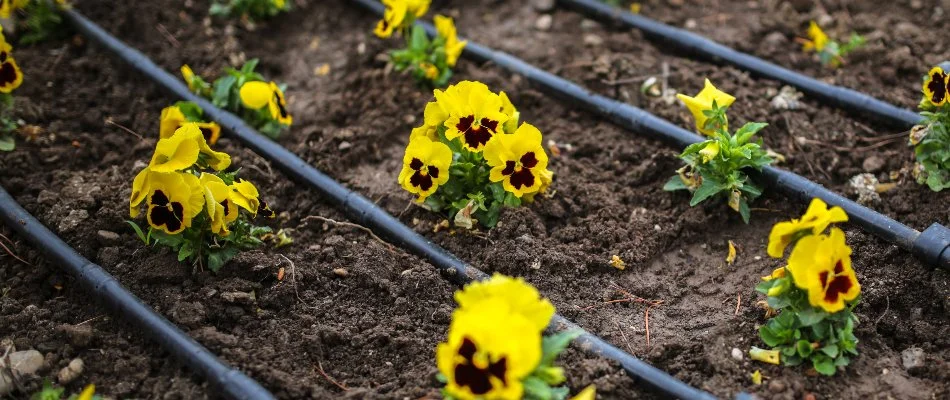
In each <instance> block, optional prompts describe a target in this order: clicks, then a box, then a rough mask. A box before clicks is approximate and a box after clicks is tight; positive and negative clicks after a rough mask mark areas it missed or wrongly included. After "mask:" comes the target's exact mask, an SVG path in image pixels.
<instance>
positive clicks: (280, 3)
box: [273, 0, 287, 9]
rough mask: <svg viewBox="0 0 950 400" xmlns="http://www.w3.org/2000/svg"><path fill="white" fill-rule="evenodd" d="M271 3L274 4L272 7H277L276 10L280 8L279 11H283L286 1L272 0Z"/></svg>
mask: <svg viewBox="0 0 950 400" xmlns="http://www.w3.org/2000/svg"><path fill="white" fill-rule="evenodd" d="M273 2H274V7H277V8H280V9H283V8H284V6H285V5H287V1H286V0H273Z"/></svg>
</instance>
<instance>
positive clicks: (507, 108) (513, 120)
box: [498, 92, 521, 133]
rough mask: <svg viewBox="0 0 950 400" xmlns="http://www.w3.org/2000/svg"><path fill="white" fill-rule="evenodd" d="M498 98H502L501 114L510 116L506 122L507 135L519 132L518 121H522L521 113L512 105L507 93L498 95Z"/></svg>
mask: <svg viewBox="0 0 950 400" xmlns="http://www.w3.org/2000/svg"><path fill="white" fill-rule="evenodd" d="M498 97H500V98H501V112H502V113H504V114H505V115H507V116H508V120H507V121H505V125H504V128H505V133H515V131H516V130H518V121H519V120H520V119H521V113H520V112H518V109H517V108H515V105H514V104H512V103H511V100H509V99H508V94H507V93H505V92H500V93H498Z"/></svg>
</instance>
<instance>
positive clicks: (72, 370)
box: [56, 358, 86, 385]
mask: <svg viewBox="0 0 950 400" xmlns="http://www.w3.org/2000/svg"><path fill="white" fill-rule="evenodd" d="M85 367H86V364H85V363H83V362H82V359H81V358H74V359H73V360H72V361H70V362H69V365H67V366H66V367H64V368H63V369H61V370H59V374H56V379H57V380H58V381H59V383H60V384H62V385H65V384H68V383H70V382H72V381H74V380H76V378H78V377H79V375H82V371H83V369H85Z"/></svg>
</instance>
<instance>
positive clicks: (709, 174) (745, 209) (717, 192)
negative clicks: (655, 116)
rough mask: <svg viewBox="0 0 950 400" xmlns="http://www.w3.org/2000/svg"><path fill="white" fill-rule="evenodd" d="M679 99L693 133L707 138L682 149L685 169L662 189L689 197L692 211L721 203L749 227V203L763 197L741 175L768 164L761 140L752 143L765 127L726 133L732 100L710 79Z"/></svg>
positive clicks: (758, 125)
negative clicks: (701, 205) (690, 116)
mask: <svg viewBox="0 0 950 400" xmlns="http://www.w3.org/2000/svg"><path fill="white" fill-rule="evenodd" d="M677 97H678V98H679V99H680V100H681V101H682V102H683V103H684V104H685V105H686V107H687V108H688V109H689V111H690V112H691V113H692V114H693V117H694V119H695V120H696V130H697V131H698V132H699V133H701V134H703V135H706V136H708V137H709V139H707V140H705V141H703V142H699V143H694V144H691V145H689V146H687V147H686V149H685V150H684V151H683V153H682V154H681V155H680V158H681V159H682V160H683V161H685V162H686V165H685V166H683V167H682V168H680V169H678V170H677V171H676V175H674V176H673V177H672V178H671V179H670V180H669V182H667V183H666V185H665V186H663V189H664V190H668V191H676V190H688V191H690V192H692V194H693V195H692V199H691V200H690V202H689V205H690V206H695V205H697V204H699V203H701V202H703V201H704V200H706V199H709V198H714V197H721V198H725V199H726V201H727V203H728V205H729V207H730V208H732V209H733V210H735V211H737V212H738V213H739V214H740V215H741V216H742V220H743V221H745V222H746V223H748V222H749V217H750V209H749V203H750V202H752V201H753V200H755V199H756V198H757V197H759V196H760V195H761V194H762V188H761V187H759V186H758V185H756V184H755V183H754V182H752V180H751V179H749V176H748V175H747V174H746V172H745V170H746V169H749V168H752V169H756V170H760V169H762V167H764V166H766V165H769V164H771V163H772V161H773V160H772V157H771V156H769V155H768V153H767V152H766V151H765V150H764V149H762V145H761V140H759V141H757V142H754V141H752V138H753V136H754V135H755V134H756V133H758V132H759V130H761V129H762V128H765V127H766V126H768V124H765V123H760V122H750V123H747V124H745V125H743V126H742V127H741V128H739V129H738V130H737V131H736V132H735V133H730V132H729V123H728V118H727V116H726V111H727V109H728V108H729V106H730V105H732V103H733V101H735V98H734V97H732V96H730V95H729V94H727V93H725V92H722V91H720V90H719V89H717V88H716V87H715V86H713V84H712V83H711V82H709V79H706V82H705V87H704V88H703V90H702V91H701V92H699V94H697V95H696V96H695V97H690V96H686V95H683V94H678V95H677Z"/></svg>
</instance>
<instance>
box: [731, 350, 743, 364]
mask: <svg viewBox="0 0 950 400" xmlns="http://www.w3.org/2000/svg"><path fill="white" fill-rule="evenodd" d="M732 358H734V359H735V360H736V361H742V358H743V357H742V350H739V348H738V347H733V348H732Z"/></svg>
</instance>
